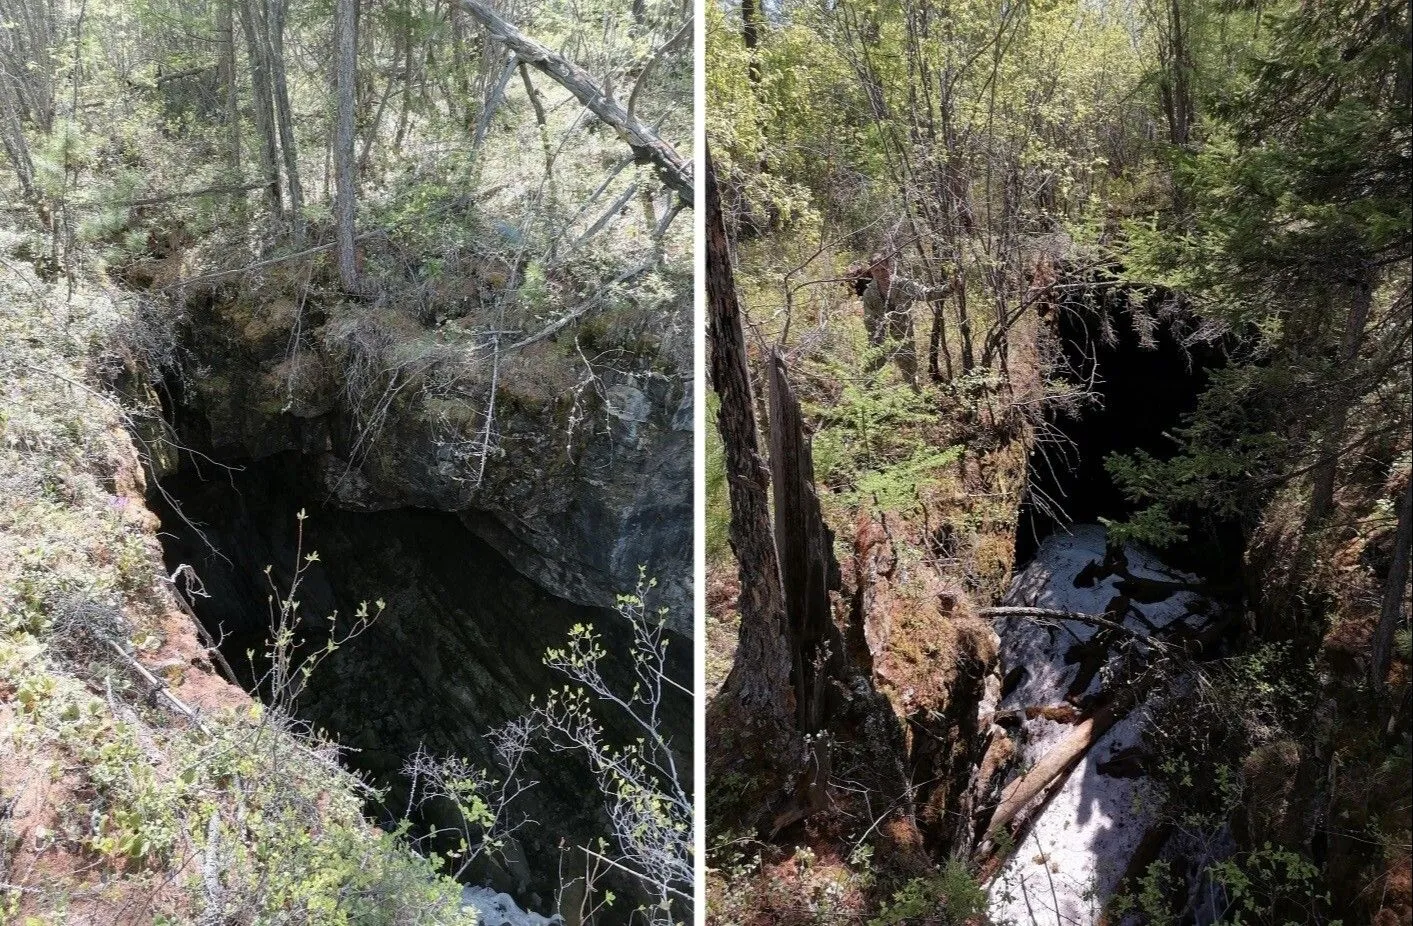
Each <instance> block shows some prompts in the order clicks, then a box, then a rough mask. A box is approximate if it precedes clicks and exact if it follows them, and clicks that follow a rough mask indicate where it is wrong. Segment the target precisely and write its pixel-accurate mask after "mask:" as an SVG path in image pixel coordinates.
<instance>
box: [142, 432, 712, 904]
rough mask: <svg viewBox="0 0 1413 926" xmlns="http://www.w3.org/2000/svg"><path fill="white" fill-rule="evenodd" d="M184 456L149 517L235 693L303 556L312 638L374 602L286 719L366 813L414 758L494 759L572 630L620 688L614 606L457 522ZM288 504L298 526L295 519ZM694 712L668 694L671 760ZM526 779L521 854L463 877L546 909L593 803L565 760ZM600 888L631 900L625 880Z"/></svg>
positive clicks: (685, 658) (257, 666)
mask: <svg viewBox="0 0 1413 926" xmlns="http://www.w3.org/2000/svg"><path fill="white" fill-rule="evenodd" d="M196 459H199V458H193V462H192V463H191V465H188V466H186V467H185V468H183V469H182V470H181V471H180V472H178V473H176V474H173V475H170V476H167V477H166V478H165V479H164V480H163V482H162V487H163V489H164V490H165V491H166V493H167V494H168V495H170V496H171V497H172V498H174V499H176V500H177V501H178V504H179V505H180V512H178V511H177V510H175V509H173V508H172V506H170V505H169V504H167V503H166V502H165V501H164V500H163V498H162V497H161V493H157V492H153V493H152V496H153V497H152V500H151V503H152V507H153V509H154V510H155V511H156V512H157V513H158V514H159V516H160V517H161V519H162V524H163V530H162V534H161V540H162V544H163V549H164V552H165V556H166V561H167V566H168V568H169V569H170V570H175V569H176V568H177V567H178V566H180V565H181V564H188V565H190V566H191V567H193V568H194V569H195V571H196V573H197V574H198V576H199V577H200V579H201V582H202V583H203V584H204V590H205V593H206V594H205V596H204V597H201V596H197V597H195V598H194V599H193V600H192V604H193V608H194V610H195V612H196V614H197V616H198V618H199V619H200V620H201V622H202V624H203V625H204V626H205V627H206V629H207V630H208V631H209V632H210V633H211V634H212V636H213V637H215V638H217V639H220V640H221V641H222V642H221V650H222V653H223V654H224V655H225V656H226V659H227V661H228V662H229V663H230V664H231V666H232V667H233V668H234V670H235V671H236V673H237V674H238V676H240V681H241V683H242V684H243V686H244V687H246V689H247V690H254V688H255V686H256V682H257V679H258V677H259V676H260V675H262V674H263V667H262V665H261V656H260V655H259V654H261V653H263V651H264V649H265V639H266V637H267V635H268V628H269V620H270V612H269V608H270V604H269V599H270V596H271V595H273V594H287V592H288V589H289V587H290V582H291V580H292V578H293V576H294V567H295V563H296V561H297V559H298V557H299V556H300V555H301V553H302V554H305V555H307V554H309V553H312V552H316V551H317V554H318V561H317V562H314V563H311V564H309V568H308V570H307V571H306V572H305V574H304V576H303V579H302V583H301V586H300V588H299V593H298V596H297V597H298V600H299V602H300V609H299V610H300V613H301V615H302V618H301V621H302V623H301V625H300V626H301V629H302V630H307V634H308V638H309V645H310V646H313V647H318V646H322V645H323V643H324V642H325V641H326V640H327V639H328V636H327V622H326V618H327V616H328V615H330V614H332V613H334V612H337V613H338V614H339V615H340V627H346V626H348V623H349V617H350V615H352V614H354V612H355V609H356V608H357V607H358V605H359V603H360V602H363V601H368V602H373V601H376V600H379V599H381V600H383V601H384V602H385V603H386V608H385V610H384V612H383V613H382V615H381V616H380V617H379V618H378V619H377V620H376V621H374V622H373V624H372V625H371V626H370V627H369V628H368V629H367V630H366V631H365V632H364V633H363V634H362V635H361V636H359V637H358V638H356V639H354V640H352V641H351V642H349V643H347V644H346V645H344V646H342V647H340V648H339V649H338V650H337V651H336V652H335V653H333V654H332V655H331V656H330V657H329V658H328V660H327V661H326V662H325V663H323V664H322V665H321V666H320V667H319V669H318V670H317V671H316V672H315V673H314V674H313V676H311V678H310V680H309V683H308V687H307V689H306V690H305V692H304V693H303V694H302V696H301V697H300V699H299V702H298V705H297V709H296V713H297V715H298V716H299V718H300V719H301V720H303V721H306V722H307V723H309V724H310V725H311V726H312V727H314V728H316V729H320V730H324V731H326V732H327V733H328V734H329V735H330V736H332V737H333V738H334V739H335V740H336V741H337V742H338V743H339V744H340V745H341V746H343V747H345V749H346V750H347V751H346V753H345V755H344V762H345V764H346V765H347V766H348V767H349V768H350V769H352V770H354V771H356V772H358V773H360V774H361V775H362V776H363V777H364V778H365V779H366V780H368V781H369V782H370V783H372V784H374V785H375V786H376V787H378V788H380V789H385V796H384V798H383V800H382V801H381V803H376V804H371V805H370V806H369V807H368V813H369V815H370V817H372V818H373V819H374V820H375V821H377V822H379V823H380V824H383V825H388V826H390V825H393V824H394V823H395V821H396V820H397V819H399V818H400V817H401V816H402V815H403V814H405V813H406V810H407V803H406V799H407V794H408V782H407V781H406V779H405V778H404V775H403V773H402V767H403V763H404V761H405V760H406V759H407V757H409V756H410V755H412V754H413V753H414V752H415V751H416V750H418V749H419V748H420V749H425V750H427V751H428V752H430V753H433V754H436V755H442V756H457V757H461V758H465V759H467V760H469V761H471V762H472V763H473V764H475V765H479V766H486V767H492V768H493V767H494V764H495V759H494V751H493V746H492V744H491V743H490V742H489V741H488V740H487V738H486V734H487V733H488V732H489V731H491V730H492V729H493V728H495V727H497V726H499V725H501V724H503V723H505V722H507V721H510V720H513V719H515V718H518V717H521V716H523V715H525V714H527V713H528V712H529V711H530V710H531V701H530V699H531V697H532V696H534V697H537V698H539V699H540V700H543V697H544V695H545V694H546V693H547V692H548V691H549V690H550V688H551V687H552V686H557V685H561V684H563V683H564V681H565V679H564V677H563V676H561V675H559V674H558V673H556V672H555V671H553V670H551V669H550V668H548V667H546V666H545V665H544V664H543V661H542V657H543V655H544V652H545V650H546V649H547V648H549V647H551V646H561V645H563V644H564V642H565V641H566V639H567V638H568V635H569V631H570V628H571V627H572V626H574V625H575V624H592V625H593V626H594V628H595V629H596V630H597V631H599V632H600V633H601V634H602V636H603V645H604V648H605V649H606V650H607V651H608V653H609V654H610V655H609V657H608V659H607V660H606V662H605V664H604V666H603V668H604V673H605V675H606V676H608V678H609V680H610V682H614V683H616V685H617V686H620V687H622V686H626V687H622V690H624V691H626V690H628V688H631V684H632V681H631V679H632V667H631V665H629V664H628V662H629V660H628V658H627V656H626V653H627V652H628V645H629V643H630V642H631V631H630V630H629V628H628V627H627V626H626V624H625V622H624V621H623V620H622V619H621V618H620V617H619V616H618V615H617V614H616V613H614V612H612V611H609V610H605V609H599V608H591V607H585V606H582V605H579V604H575V603H573V602H570V601H567V600H565V599H562V598H559V597H557V596H555V595H553V594H551V593H549V592H548V591H546V590H545V589H543V588H541V587H540V586H539V585H537V584H536V583H535V582H534V581H532V580H531V579H529V578H526V577H525V576H522V575H521V574H520V573H519V572H517V571H516V569H515V568H514V566H513V565H512V564H511V563H510V562H509V561H508V560H507V559H506V558H505V557H504V556H502V555H501V554H500V553H499V552H498V551H497V550H496V549H494V548H493V547H491V546H490V545H489V544H487V543H486V542H485V541H483V540H481V539H479V538H478V537H476V536H475V535H474V534H472V533H471V532H470V531H469V530H468V529H467V528H466V527H465V526H464V525H463V523H462V522H461V520H460V519H459V518H458V517H457V515H455V514H452V513H448V512H442V511H433V510H426V509H416V508H397V509H392V510H387V511H372V512H363V511H348V510H343V509H340V508H337V507H334V506H332V505H329V504H326V503H325V501H324V490H323V488H322V486H323V483H322V481H321V480H320V478H319V476H318V474H317V473H315V472H313V471H312V464H311V463H310V461H309V460H308V459H307V458H304V457H302V456H300V455H299V454H297V453H293V452H286V453H281V454H277V455H275V456H272V457H269V458H265V459H263V460H258V461H241V462H240V463H239V464H238V465H237V464H234V461H225V462H227V463H228V464H232V467H231V468H229V469H228V468H225V467H223V466H220V465H214V464H212V463H211V462H209V461H203V462H201V463H200V465H197V463H196V462H195V460H196ZM301 511H303V512H304V513H305V518H304V519H303V520H302V521H300V520H298V519H297V517H296V515H297V513H298V512H301ZM301 526H302V530H303V539H302V549H301V547H300V541H299V539H298V538H299V531H300V528H301ZM203 535H204V536H203ZM267 567H269V572H268V575H267V572H266V569H267ZM250 651H253V652H254V653H255V654H256V656H255V659H254V662H253V663H252V659H251V658H250V657H249V656H248V655H247V654H248V652H250ZM668 651H669V654H670V655H669V658H671V659H672V660H673V662H672V663H671V665H670V666H669V670H670V672H671V673H672V674H673V676H674V677H675V678H677V679H679V680H682V681H686V680H690V678H691V666H690V656H691V647H690V646H689V645H686V643H685V642H684V641H677V642H676V645H673V646H669V647H668ZM260 693H261V694H262V695H266V694H268V692H260ZM691 716H692V715H691V704H690V702H689V700H688V699H687V698H686V697H685V696H684V695H680V694H678V693H676V692H672V693H671V694H669V695H668V697H667V699H666V703H665V704H664V725H665V728H666V729H667V730H669V731H671V732H672V734H673V736H674V739H675V741H676V742H677V743H678V744H679V746H678V748H679V751H680V752H681V754H682V755H683V756H687V755H689V754H690V745H689V742H690V736H691V730H692V722H691ZM602 719H603V720H604V721H605V727H606V729H607V731H608V733H609V735H610V736H612V737H617V738H619V739H620V740H625V741H626V737H627V736H628V734H629V730H628V728H627V727H626V725H616V724H615V719H616V718H615V716H614V715H613V714H612V712H611V711H609V710H607V709H606V710H605V712H604V714H603V715H602ZM687 767H690V764H688V765H687ZM525 773H526V775H527V777H529V778H530V779H532V780H534V781H536V782H538V783H537V784H536V786H535V787H534V788H533V789H532V790H531V791H530V792H528V793H527V794H526V795H525V797H524V798H523V799H522V801H523V803H522V804H521V806H519V808H518V809H517V811H516V812H517V813H523V814H525V815H526V816H527V817H529V818H530V819H532V820H533V821H535V823H534V824H533V825H529V826H527V827H526V828H525V829H522V830H521V831H519V832H518V833H517V834H516V836H517V839H518V840H519V843H520V848H521V849H523V856H524V858H525V860H526V861H525V862H524V863H520V862H511V861H507V862H506V863H505V864H503V865H502V864H499V863H498V864H496V865H493V866H489V867H485V868H483V869H482V870H476V871H473V872H471V873H470V878H471V879H472V880H475V881H479V882H482V883H487V882H489V883H492V884H493V885H494V886H495V887H496V888H497V889H498V890H504V891H506V892H508V893H512V894H514V895H516V896H517V898H518V899H520V900H521V902H522V903H524V904H526V905H527V906H529V907H533V908H537V909H541V910H544V909H546V908H547V907H549V906H551V905H552V903H553V897H554V891H555V888H556V887H557V885H558V883H559V877H560V874H559V869H560V865H561V863H562V862H564V860H563V859H562V857H561V853H562V845H563V844H568V845H570V846H571V847H572V846H574V845H580V846H582V845H587V844H588V843H589V841H590V840H593V839H596V838H597V837H598V836H600V835H602V834H606V832H607V824H606V821H605V820H604V819H603V811H602V809H601V808H602V803H603V802H602V798H601V797H600V796H599V795H598V793H597V791H596V790H595V785H594V782H593V779H592V776H591V775H589V774H588V769H587V766H586V765H585V764H584V763H582V761H581V760H580V759H578V757H575V756H568V755H565V754H557V753H554V752H553V751H552V750H550V749H547V748H542V749H540V750H538V751H537V752H535V753H533V754H532V755H530V756H529V757H528V758H527V761H526V765H525ZM413 822H414V824H416V825H418V826H425V825H427V824H436V823H438V822H439V821H436V820H426V819H417V818H414V821H413ZM517 854H518V853H517ZM615 889H617V890H619V891H620V893H625V892H631V891H632V886H631V885H621V886H616V887H615Z"/></svg>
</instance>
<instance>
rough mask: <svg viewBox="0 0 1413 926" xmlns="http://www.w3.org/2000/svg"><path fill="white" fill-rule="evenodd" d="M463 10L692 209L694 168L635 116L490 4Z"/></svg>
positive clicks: (467, 2) (464, 1)
mask: <svg viewBox="0 0 1413 926" xmlns="http://www.w3.org/2000/svg"><path fill="white" fill-rule="evenodd" d="M459 2H460V4H461V8H462V9H464V10H466V11H467V12H468V13H470V14H471V15H472V16H474V17H475V18H476V19H477V20H478V21H479V22H480V23H481V25H483V26H485V27H486V29H487V30H489V32H490V33H491V35H492V37H494V38H495V39H496V41H498V42H500V43H501V44H503V45H504V46H505V47H506V48H508V49H510V50H511V51H512V52H514V53H515V55H516V56H517V57H518V58H519V59H520V60H521V61H524V62H525V63H526V64H528V65H530V66H531V67H533V68H535V69H536V70H538V71H541V72H543V73H544V74H547V75H548V76H549V77H551V78H553V79H554V80H556V81H558V82H559V84H560V86H562V87H564V89H566V90H568V91H569V92H570V93H572V94H574V96H575V98H576V99H578V100H579V102H580V103H582V104H583V105H584V106H585V107H586V108H587V109H588V110H589V112H591V113H593V114H594V115H595V116H597V117H598V118H599V119H600V120H602V121H603V122H604V123H606V124H607V125H609V126H610V127H611V128H613V129H614V130H615V131H616V132H617V133H618V135H619V137H620V138H622V139H623V140H624V141H625V142H626V143H627V144H628V147H629V148H631V149H632V151H633V155H634V157H636V158H637V159H638V161H639V162H640V163H645V164H651V165H653V167H655V168H656V169H657V172H658V175H659V176H660V177H661V178H662V180H663V182H664V183H665V184H667V186H668V187H670V188H671V189H672V190H674V191H675V192H676V193H677V195H678V198H679V199H681V200H682V201H683V202H684V203H686V204H687V205H689V206H690V205H691V204H692V198H693V194H692V167H691V164H690V162H688V161H686V160H684V159H683V158H682V156H681V155H679V154H678V153H677V150H676V149H675V148H673V147H672V146H671V145H669V144H668V143H667V142H666V141H663V139H662V138H661V137H659V136H658V134H657V132H656V131H654V130H653V129H651V128H649V127H648V126H646V125H644V124H643V123H641V122H639V121H638V120H637V119H634V118H633V117H632V116H630V115H629V114H628V112H627V110H625V109H624V108H623V106H621V105H620V104H619V103H618V101H617V100H615V99H613V98H612V97H609V96H606V95H605V94H604V93H603V91H602V90H601V89H600V88H599V84H598V82H597V81H595V80H594V78H593V77H592V76H591V75H590V74H589V73H588V72H587V71H585V70H584V69H583V68H581V67H579V66H578V65H577V64H575V63H574V62H572V61H570V60H568V59H567V58H565V57H564V56H563V55H560V54H557V53H555V52H553V51H551V50H550V49H549V48H547V47H546V46H544V45H542V44H540V43H539V42H537V41H535V40H534V39H532V38H530V37H529V36H527V35H525V34H524V33H522V32H521V31H520V30H519V29H516V28H515V27H514V26H513V25H511V24H510V23H509V22H508V21H507V20H505V19H504V18H503V17H502V16H501V15H500V14H499V13H497V12H496V11H495V10H494V9H492V8H491V6H490V5H489V4H487V3H485V2H484V0H459Z"/></svg>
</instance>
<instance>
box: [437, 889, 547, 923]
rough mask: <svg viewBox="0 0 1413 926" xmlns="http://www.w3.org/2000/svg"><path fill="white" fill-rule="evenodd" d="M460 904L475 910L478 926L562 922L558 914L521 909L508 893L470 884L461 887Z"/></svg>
mask: <svg viewBox="0 0 1413 926" xmlns="http://www.w3.org/2000/svg"><path fill="white" fill-rule="evenodd" d="M461 906H462V908H463V909H466V908H470V909H473V910H475V911H476V921H477V923H478V924H479V926H560V924H562V923H563V922H564V919H563V918H562V917H560V916H559V915H558V914H556V915H555V916H541V915H540V914H538V913H532V912H530V911H528V910H522V909H521V908H520V905H519V904H517V903H516V902H515V898H513V897H511V896H510V895H509V894H501V893H499V892H497V891H495V890H493V889H491V888H489V887H476V886H474V885H470V884H468V885H466V886H465V887H463V888H462V889H461Z"/></svg>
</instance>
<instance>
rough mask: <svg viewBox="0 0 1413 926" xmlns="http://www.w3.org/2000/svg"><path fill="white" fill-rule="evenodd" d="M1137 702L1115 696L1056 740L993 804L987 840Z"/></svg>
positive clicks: (1062, 774) (1132, 696) (1130, 696)
mask: <svg viewBox="0 0 1413 926" xmlns="http://www.w3.org/2000/svg"><path fill="white" fill-rule="evenodd" d="M1138 701H1139V699H1138V697H1137V695H1135V694H1133V693H1121V694H1119V695H1118V696H1117V697H1115V698H1114V699H1113V700H1112V701H1110V702H1109V703H1108V704H1105V705H1104V706H1103V707H1101V708H1099V709H1098V710H1097V711H1095V712H1094V713H1093V714H1091V715H1090V716H1089V717H1087V718H1085V719H1084V720H1081V721H1080V722H1079V723H1078V724H1076V725H1075V728H1074V729H1073V730H1071V731H1070V733H1069V735H1068V736H1066V737H1065V738H1064V739H1062V740H1060V742H1059V744H1058V745H1056V746H1055V748H1054V749H1052V750H1050V751H1049V752H1048V753H1046V754H1045V757H1044V758H1043V759H1041V760H1040V761H1039V762H1037V763H1036V764H1035V765H1034V766H1033V767H1032V768H1031V769H1030V771H1028V772H1026V773H1025V774H1024V775H1022V776H1021V777H1020V778H1017V779H1016V780H1015V781H1013V782H1011V783H1010V785H1008V786H1007V787H1006V790H1005V793H1003V794H1002V795H1001V802H1000V803H999V804H997V805H996V811H995V812H994V813H993V814H992V815H991V822H990V823H989V824H988V825H987V833H988V834H990V837H991V839H994V837H995V834H996V833H998V832H1000V831H1001V830H1003V829H1005V828H1006V826H1007V825H1008V824H1009V823H1010V822H1011V821H1012V820H1014V819H1015V818H1016V815H1017V814H1019V813H1020V812H1021V811H1022V810H1024V809H1025V807H1026V805H1028V804H1029V803H1030V802H1031V801H1033V800H1035V798H1037V797H1039V796H1040V794H1041V793H1042V792H1043V791H1044V790H1045V789H1046V788H1048V787H1049V786H1050V785H1051V784H1053V783H1054V782H1056V781H1059V780H1061V779H1063V778H1064V777H1066V776H1068V775H1069V773H1070V772H1071V771H1073V770H1074V767H1075V766H1076V765H1078V764H1079V760H1080V759H1082V758H1084V755H1085V753H1087V752H1089V749H1090V747H1091V746H1093V745H1094V744H1095V743H1097V742H1098V741H1099V739H1100V737H1102V736H1103V735H1104V734H1105V733H1108V732H1109V730H1110V729H1112V728H1113V726H1114V724H1116V723H1118V722H1119V721H1120V720H1123V719H1124V718H1125V717H1127V716H1128V715H1129V712H1130V711H1132V710H1133V709H1134V707H1135V706H1137V704H1138Z"/></svg>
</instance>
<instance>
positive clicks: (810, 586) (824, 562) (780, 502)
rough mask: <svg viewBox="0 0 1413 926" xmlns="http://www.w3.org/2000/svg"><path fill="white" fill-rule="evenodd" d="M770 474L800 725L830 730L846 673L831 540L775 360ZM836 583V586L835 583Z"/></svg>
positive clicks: (796, 408) (774, 358)
mask: <svg viewBox="0 0 1413 926" xmlns="http://www.w3.org/2000/svg"><path fill="white" fill-rule="evenodd" d="M769 380H770V473H771V482H772V484H773V488H774V492H775V496H774V497H775V550H776V555H777V556H778V557H779V560H780V586H781V589H782V590H783V592H784V601H785V620H786V624H787V626H789V628H790V648H791V677H792V678H793V679H794V687H795V704H796V711H795V727H796V729H797V730H800V731H801V732H804V733H809V734H814V733H818V732H820V731H821V730H823V729H825V727H826V725H827V721H828V719H829V718H828V717H827V716H826V712H825V709H824V689H825V685H826V683H827V681H828V679H829V677H831V676H833V677H841V676H842V675H843V655H844V641H843V638H842V636H841V635H840V634H839V631H838V629H837V628H836V627H835V626H834V621H833V619H832V617H831V615H830V609H829V586H830V577H831V573H834V572H836V571H837V570H835V569H834V568H832V567H833V561H832V551H833V537H832V536H831V535H830V533H829V530H828V528H826V527H825V525H824V516H823V514H822V513H821V512H820V508H819V499H818V498H817V497H816V495H815V489H814V462H813V460H812V459H811V454H810V446H809V439H808V438H807V437H806V436H805V424H804V419H803V417H802V416H801V414H800V403H799V400H798V399H796V398H795V393H794V390H793V389H792V388H791V387H790V383H789V381H788V380H787V379H786V378H785V361H784V360H783V359H781V357H780V355H779V354H778V353H774V352H772V354H771V357H770V373H769ZM836 585H837V583H836Z"/></svg>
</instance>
